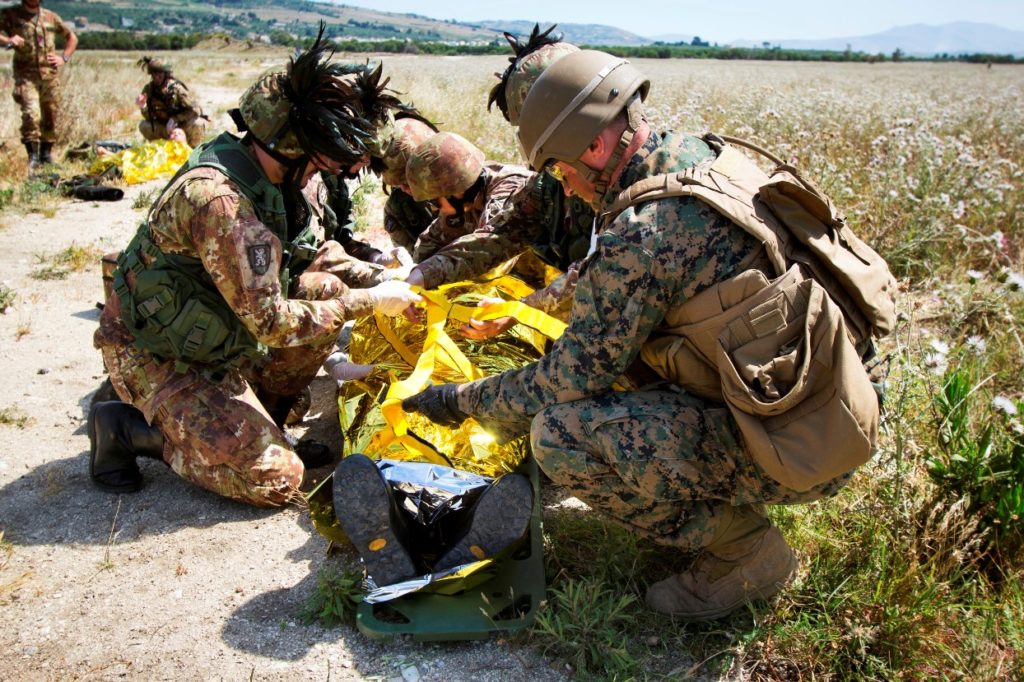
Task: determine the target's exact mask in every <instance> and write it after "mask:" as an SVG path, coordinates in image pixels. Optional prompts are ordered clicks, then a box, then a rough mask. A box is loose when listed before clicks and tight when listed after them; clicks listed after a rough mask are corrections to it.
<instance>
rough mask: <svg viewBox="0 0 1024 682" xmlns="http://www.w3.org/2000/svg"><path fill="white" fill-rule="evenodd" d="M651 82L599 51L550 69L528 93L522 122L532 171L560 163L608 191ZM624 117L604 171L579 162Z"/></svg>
mask: <svg viewBox="0 0 1024 682" xmlns="http://www.w3.org/2000/svg"><path fill="white" fill-rule="evenodd" d="M649 89H650V81H648V80H647V78H645V77H644V75H643V74H642V73H640V72H639V71H638V70H637V69H636V67H634V66H633V65H632V64H630V63H629V62H628V61H627V60H625V59H620V58H618V57H614V56H612V55H610V54H608V53H606V52H599V51H597V50H581V51H579V52H576V53H573V54H568V55H565V56H563V57H562V58H561V59H559V60H557V61H555V62H554V63H552V64H551V65H550V66H549V67H548V68H547V69H545V70H544V72H543V73H542V74H541V75H540V77H539V78H538V79H537V81H536V82H535V83H534V84H533V87H531V88H530V91H529V93H528V94H527V95H526V99H525V100H524V101H523V109H522V112H521V114H520V117H519V130H518V133H517V134H518V138H519V146H520V148H521V150H522V152H523V156H524V157H525V158H526V159H527V161H528V162H529V164H530V166H531V167H532V168H533V169H534V170H541V169H543V168H544V167H545V166H547V165H548V164H549V163H552V162H554V161H562V162H565V163H567V164H569V165H570V166H572V167H573V168H575V169H576V170H577V171H578V172H579V173H580V175H581V176H582V177H583V178H584V179H586V180H587V181H588V182H591V183H593V184H594V185H595V187H596V188H597V193H598V195H601V194H603V193H604V192H605V191H606V190H607V188H608V176H609V175H610V174H611V172H612V170H614V168H615V166H616V165H617V164H618V161H619V159H620V158H621V157H622V153H623V152H624V151H625V149H626V147H628V146H629V143H630V141H631V140H632V139H633V133H635V132H636V130H637V127H638V126H639V125H640V122H641V121H642V120H643V104H642V101H643V100H644V99H645V98H646V97H647V92H648V90H649ZM623 111H626V112H627V114H628V125H627V127H626V131H625V132H624V133H623V135H622V138H621V139H620V140H619V144H618V146H617V147H616V150H615V152H614V154H613V156H612V158H611V159H610V160H609V162H608V163H607V164H606V166H605V168H604V169H601V170H593V169H591V168H589V167H587V166H586V165H585V164H583V163H582V162H581V161H580V160H579V159H580V157H581V156H582V155H583V153H584V152H585V151H586V150H587V148H588V147H589V146H590V143H591V142H593V141H594V138H596V137H597V136H598V135H599V134H600V133H601V131H603V130H604V129H605V128H606V127H607V126H608V125H609V124H610V123H612V122H613V121H614V120H615V118H616V117H617V116H618V115H619V114H620V113H621V112H623Z"/></svg>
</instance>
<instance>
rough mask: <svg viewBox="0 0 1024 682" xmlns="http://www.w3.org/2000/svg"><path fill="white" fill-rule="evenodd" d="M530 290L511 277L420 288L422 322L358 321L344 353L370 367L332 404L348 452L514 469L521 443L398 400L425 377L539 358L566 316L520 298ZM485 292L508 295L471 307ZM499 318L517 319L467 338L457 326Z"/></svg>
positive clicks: (482, 372) (493, 472)
mask: <svg viewBox="0 0 1024 682" xmlns="http://www.w3.org/2000/svg"><path fill="white" fill-rule="evenodd" d="M529 292H530V288H529V287H527V286H526V285H525V284H523V283H522V282H521V281H520V280H518V279H515V278H513V277H502V278H500V279H498V280H495V281H492V282H489V283H487V284H469V283H464V282H463V283H459V284H454V285H449V286H446V287H442V288H441V289H438V290H436V291H422V290H419V291H418V293H420V294H421V295H422V296H423V297H424V300H425V302H426V305H425V313H426V324H425V325H424V324H417V323H412V322H409V321H408V320H406V319H405V318H403V317H397V318H386V317H383V316H379V315H378V316H374V317H369V318H365V319H363V320H361V321H360V322H359V323H357V324H356V326H355V328H354V329H353V331H352V337H351V341H350V345H349V354H350V357H351V360H352V362H354V363H359V364H363V365H374V366H375V367H376V369H375V370H374V371H373V372H372V373H371V374H370V375H369V376H367V377H366V378H365V379H363V380H361V381H349V382H346V383H345V384H344V385H343V386H342V389H341V391H340V394H339V401H338V412H339V415H340V418H341V427H342V431H343V433H344V436H345V448H346V452H348V453H352V452H362V453H364V454H366V455H367V456H369V457H373V458H388V459H409V460H417V461H425V462H432V463H435V464H444V465H447V466H451V467H454V468H456V469H462V470H464V471H471V472H473V473H477V474H481V475H484V476H498V475H500V474H502V473H504V472H507V471H512V470H514V469H516V467H517V466H518V465H519V464H520V462H521V459H522V457H523V452H524V448H523V447H522V445H521V443H509V444H505V445H499V444H498V443H497V442H496V441H495V439H494V438H493V436H491V435H490V434H489V433H487V432H486V431H485V430H484V429H483V428H482V427H481V426H480V425H479V424H478V423H477V422H476V421H475V420H473V419H467V420H466V422H465V423H464V424H463V425H462V426H461V427H460V428H458V429H449V428H446V427H442V426H437V425H435V424H433V423H432V422H430V421H429V420H427V419H426V418H424V417H421V416H420V415H417V414H406V413H405V412H404V411H403V410H402V405H401V403H402V400H403V399H404V398H407V397H409V396H411V395H414V394H416V393H418V392H420V391H421V390H423V389H424V388H426V387H427V386H429V385H431V384H438V383H464V382H466V381H472V380H474V379H479V378H481V377H483V376H488V375H491V374H498V373H501V372H504V371H506V370H510V369H516V368H518V367H522V366H523V365H525V364H527V363H529V362H533V361H534V360H536V359H537V358H539V357H540V356H541V355H542V354H543V352H544V344H545V343H546V340H547V338H557V337H558V336H559V335H560V334H561V333H562V331H563V330H564V329H565V324H564V323H563V322H560V321H559V320H556V319H554V318H552V317H549V316H548V315H545V314H544V313H542V312H540V311H538V310H536V309H533V308H530V307H529V306H525V305H523V304H521V303H519V302H518V299H519V298H522V297H523V296H525V295H526V294H528V293H529ZM483 296H490V297H498V296H500V297H502V298H505V299H509V298H511V299H512V300H506V302H505V303H502V304H496V305H490V306H487V307H484V308H481V307H477V305H476V304H477V302H478V301H479V300H480V298H481V297H483ZM506 316H510V317H514V318H516V319H517V320H518V321H519V322H520V324H519V325H516V326H515V327H513V328H512V329H511V330H509V332H507V333H505V334H503V335H501V336H500V337H497V338H495V339H491V340H489V341H486V342H474V341H470V340H467V339H465V338H463V337H462V336H461V335H460V334H459V333H458V331H457V328H458V325H460V324H462V323H465V322H467V321H468V320H469V318H470V317H473V318H475V319H478V320H489V319H496V318H499V317H506ZM449 330H450V331H451V332H452V333H451V334H449V333H448V332H449ZM400 377H405V378H404V379H400Z"/></svg>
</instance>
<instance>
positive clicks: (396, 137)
mask: <svg viewBox="0 0 1024 682" xmlns="http://www.w3.org/2000/svg"><path fill="white" fill-rule="evenodd" d="M381 130H382V134H381V136H380V138H381V141H380V144H379V146H378V150H377V153H376V154H374V156H377V157H378V158H380V160H381V165H382V166H383V169H382V171H381V180H383V181H384V184H386V185H390V186H391V187H400V186H402V185H404V184H406V181H405V164H406V163H408V161H409V155H410V154H412V152H413V150H414V149H416V147H418V146H419V145H420V144H421V143H423V142H424V141H425V140H426V139H427V138H428V137H430V136H431V135H433V134H434V133H436V132H437V129H436V128H434V127H432V126H431V125H430V124H428V123H425V122H424V121H422V120H420V119H418V118H411V117H407V118H399V119H397V120H396V121H395V122H394V123H392V124H391V125H389V126H387V127H386V128H382V129H381Z"/></svg>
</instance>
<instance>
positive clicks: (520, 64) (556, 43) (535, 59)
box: [487, 24, 580, 125]
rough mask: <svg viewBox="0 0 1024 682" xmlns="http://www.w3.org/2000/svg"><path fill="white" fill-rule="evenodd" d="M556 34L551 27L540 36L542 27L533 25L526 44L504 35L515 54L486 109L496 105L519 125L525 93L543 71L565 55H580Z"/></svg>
mask: <svg viewBox="0 0 1024 682" xmlns="http://www.w3.org/2000/svg"><path fill="white" fill-rule="evenodd" d="M556 26H557V24H556ZM554 30H555V26H551V27H549V28H548V29H547V30H546V31H544V32H543V33H541V31H540V25H539V24H534V25H533V31H532V32H531V33H530V35H529V37H528V38H527V40H526V42H521V41H520V40H519V39H518V38H517V37H515V36H513V35H512V34H511V33H505V40H507V41H508V43H509V45H510V46H511V47H512V52H513V53H514V54H513V56H511V57H509V58H508V61H509V65H508V68H506V69H505V72H504V73H502V74H501V75H500V76H498V83H497V84H496V85H495V86H494V87H493V88H491V92H490V95H489V97H488V99H487V108H488V110H490V108H491V105H492V104H495V105H497V106H498V109H500V110H501V113H502V115H503V116H504V117H505V120H507V121H508V122H509V123H511V124H512V125H519V112H520V111H521V110H522V108H523V100H525V99H526V93H528V92H529V91H530V86H532V85H533V83H534V82H535V81H536V80H537V79H538V78H539V77H540V75H541V74H542V73H543V72H544V70H545V69H547V68H548V67H549V66H551V64H553V63H554V62H555V61H557V60H558V59H561V58H562V57H564V56H565V55H567V54H572V53H573V52H579V51H580V48H578V47H576V46H575V45H573V44H572V43H565V42H562V34H561V33H552V31H554Z"/></svg>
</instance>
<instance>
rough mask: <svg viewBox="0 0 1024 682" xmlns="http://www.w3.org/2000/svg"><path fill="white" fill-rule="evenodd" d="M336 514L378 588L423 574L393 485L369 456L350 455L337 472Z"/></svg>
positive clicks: (335, 478) (335, 488)
mask: <svg viewBox="0 0 1024 682" xmlns="http://www.w3.org/2000/svg"><path fill="white" fill-rule="evenodd" d="M334 514H335V515H336V516H337V517H338V521H340V522H341V527H342V528H343V529H344V530H345V534H346V535H348V537H349V540H351V541H352V544H353V545H355V548H356V551H358V552H359V556H361V557H362V558H363V563H365V564H366V572H367V573H368V574H369V575H370V577H371V578H373V581H374V582H375V583H376V584H377V586H378V587H384V586H385V585H394V584H395V583H399V582H402V581H403V580H408V579H409V578H414V577H416V576H417V575H420V573H421V571H420V570H419V569H418V568H417V566H416V562H415V561H414V560H413V557H412V554H411V553H410V552H409V549H408V547H409V544H408V542H409V539H408V535H409V531H408V528H407V526H406V522H405V519H404V518H403V516H404V512H402V510H401V509H399V507H398V503H397V502H396V501H395V497H394V494H393V493H392V491H391V484H390V483H388V482H387V481H386V480H385V479H384V475H383V474H381V472H380V469H379V468H377V464H376V463H375V462H374V461H373V460H372V459H370V458H369V457H367V456H366V455H360V454H355V455H349V456H348V457H346V458H345V459H343V460H341V462H340V463H339V464H338V466H337V468H335V470H334Z"/></svg>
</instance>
